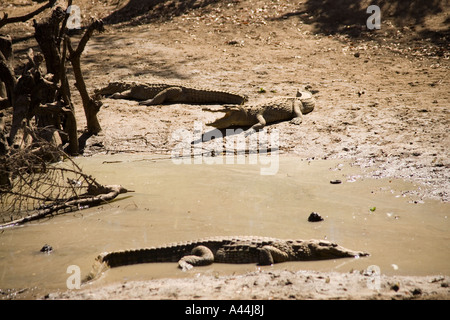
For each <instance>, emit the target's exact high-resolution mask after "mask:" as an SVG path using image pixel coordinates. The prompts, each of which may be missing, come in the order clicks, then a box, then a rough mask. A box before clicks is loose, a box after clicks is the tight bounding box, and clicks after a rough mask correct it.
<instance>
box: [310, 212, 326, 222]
mask: <svg viewBox="0 0 450 320" xmlns="http://www.w3.org/2000/svg"><path fill="white" fill-rule="evenodd" d="M308 221H309V222H318V221H323V218H322V216H321V215H320V214H318V213H317V212H311V214H310V215H309V217H308Z"/></svg>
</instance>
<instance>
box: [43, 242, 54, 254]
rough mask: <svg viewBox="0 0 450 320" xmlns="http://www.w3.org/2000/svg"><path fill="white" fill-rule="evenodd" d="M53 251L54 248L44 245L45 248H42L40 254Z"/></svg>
mask: <svg viewBox="0 0 450 320" xmlns="http://www.w3.org/2000/svg"><path fill="white" fill-rule="evenodd" d="M52 251H53V248H52V246H49V245H48V244H44V246H43V247H42V248H41V250H40V252H45V253H50V252H52Z"/></svg>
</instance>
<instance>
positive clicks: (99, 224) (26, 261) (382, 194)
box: [0, 155, 450, 292]
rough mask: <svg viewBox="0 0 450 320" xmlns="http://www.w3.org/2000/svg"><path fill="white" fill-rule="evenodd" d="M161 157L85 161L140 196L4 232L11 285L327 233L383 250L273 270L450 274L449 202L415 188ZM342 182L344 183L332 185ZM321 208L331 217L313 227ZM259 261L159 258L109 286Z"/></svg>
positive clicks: (325, 173) (287, 163) (0, 263)
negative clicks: (123, 259)
mask: <svg viewBox="0 0 450 320" xmlns="http://www.w3.org/2000/svg"><path fill="white" fill-rule="evenodd" d="M152 157H154V156H150V155H149V156H144V155H116V156H95V157H92V158H80V159H78V162H79V163H80V165H81V166H82V168H83V170H84V171H85V172H86V173H89V174H92V175H93V176H95V177H96V178H97V180H98V181H99V182H100V183H102V184H119V183H120V184H121V185H123V186H124V187H127V188H130V189H133V190H135V192H134V193H132V194H125V195H123V196H119V197H118V198H117V199H119V200H117V201H114V202H112V203H109V204H107V205H104V206H102V207H96V208H91V209H86V210H83V211H79V212H73V213H68V214H65V215H60V216H57V217H54V218H51V219H48V220H44V221H39V222H35V223H30V224H28V225H25V226H22V227H18V228H12V229H5V230H3V231H2V233H1V234H0V289H6V288H25V287H37V288H38V289H37V290H42V291H43V292H48V291H52V290H57V289H61V290H65V289H67V287H66V280H67V279H68V277H69V276H70V275H71V274H70V273H67V269H68V267H69V266H72V265H75V266H79V268H80V270H81V276H82V277H84V276H85V275H86V274H87V273H88V272H89V270H90V268H91V266H92V263H93V261H94V258H95V257H96V255H98V254H99V253H100V252H103V251H111V250H120V249H127V248H138V247H149V246H157V245H161V244H165V243H171V242H177V241H182V240H192V239H197V238H202V237H209V236H220V235H239V234H243V235H258V236H269V237H278V238H299V239H309V238H322V239H328V240H331V241H336V242H337V243H339V244H340V245H342V246H344V247H348V248H350V249H354V250H363V251H368V252H370V253H371V256H370V257H369V258H362V259H344V260H331V261H319V262H292V263H284V264H279V265H275V266H273V267H263V269H270V268H277V269H290V270H300V269H309V270H319V271H340V272H348V271H350V270H351V269H355V270H362V269H366V268H368V267H369V266H371V265H376V266H378V267H379V268H380V270H381V273H383V274H387V275H394V274H397V275H430V274H447V275H448V274H450V245H449V241H448V240H449V219H448V216H447V215H448V212H449V210H448V206H449V205H448V204H447V203H441V202H438V201H431V200H426V199H425V200H424V201H414V200H417V199H411V198H410V197H408V196H403V193H404V191H408V190H412V189H415V188H417V186H414V185H413V184H410V183H406V182H403V181H395V180H385V179H377V180H373V179H363V178H361V177H360V176H359V174H360V172H358V170H357V169H355V168H352V167H351V166H350V165H348V164H347V163H344V162H342V161H341V162H338V161H328V160H327V161H312V162H309V161H306V160H301V159H299V158H296V157H280V163H279V170H278V173H277V174H276V175H264V176H263V175H260V166H261V165H252V164H239V165H238V164H230V165H227V164H222V165H207V164H200V165H195V164H191V165H183V164H181V165H175V164H173V163H172V162H171V161H170V160H167V159H166V160H152ZM334 180H341V181H342V183H341V184H332V183H330V181H334ZM129 195H131V197H129ZM120 199H121V200H120ZM371 209H372V210H371ZM313 211H314V212H318V213H319V214H320V215H321V216H322V217H323V218H324V221H321V222H308V216H309V215H310V213H311V212H313ZM44 244H49V245H51V246H52V247H53V251H52V252H51V253H50V254H46V253H42V252H39V250H40V249H41V248H42V246H43V245H44ZM258 268H259V267H257V266H255V265H225V264H223V265H220V264H213V265H211V266H207V267H201V268H194V269H193V270H190V271H189V272H181V271H180V270H179V269H177V267H176V264H147V265H138V266H129V267H123V268H117V269H113V270H109V271H108V272H107V273H106V274H105V276H104V277H103V278H102V279H100V280H99V281H98V284H97V285H99V284H105V283H108V282H112V281H118V280H124V279H126V280H133V279H152V278H159V277H186V276H188V277H189V276H197V275H198V274H199V273H200V274H210V275H216V274H229V273H233V272H236V273H242V272H246V271H254V270H257V269H258Z"/></svg>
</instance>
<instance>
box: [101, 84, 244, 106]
mask: <svg viewBox="0 0 450 320" xmlns="http://www.w3.org/2000/svg"><path fill="white" fill-rule="evenodd" d="M94 94H95V96H97V97H99V96H109V97H110V98H113V99H132V100H138V101H140V102H139V104H141V105H146V106H150V105H159V104H164V103H188V104H224V103H227V104H241V103H243V102H244V101H246V100H247V97H246V96H243V95H240V94H237V93H233V92H228V91H222V90H214V89H208V88H200V87H195V86H187V85H182V84H170V83H145V82H127V81H116V82H110V83H109V84H108V85H107V86H106V87H104V88H100V89H96V90H95V91H94Z"/></svg>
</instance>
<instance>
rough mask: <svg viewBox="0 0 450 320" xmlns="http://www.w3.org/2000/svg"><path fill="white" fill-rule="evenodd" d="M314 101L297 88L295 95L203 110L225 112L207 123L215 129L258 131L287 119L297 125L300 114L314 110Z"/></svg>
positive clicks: (305, 92)
mask: <svg viewBox="0 0 450 320" xmlns="http://www.w3.org/2000/svg"><path fill="white" fill-rule="evenodd" d="M315 105H316V101H315V99H314V97H313V95H312V94H311V93H310V92H309V91H306V90H297V94H296V96H295V97H289V96H280V97H274V98H271V99H267V100H264V101H262V102H259V103H256V104H253V105H240V106H229V105H225V106H224V109H220V110H211V109H207V108H204V109H203V110H205V111H211V112H225V115H224V116H223V117H222V118H220V119H217V120H215V121H214V122H211V123H208V124H207V125H208V126H212V127H215V128H217V129H226V128H229V127H251V128H250V130H249V131H258V130H261V129H262V128H264V126H265V125H266V124H269V123H274V122H279V121H287V120H290V122H291V123H293V124H296V125H299V124H301V123H302V115H303V114H307V113H310V112H311V111H313V110H314V107H315Z"/></svg>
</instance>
